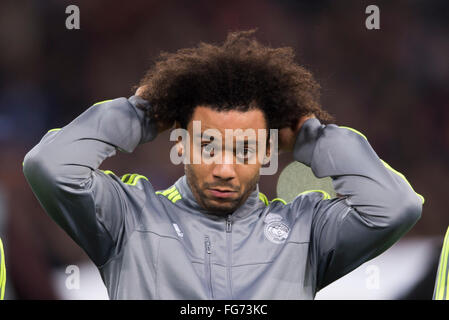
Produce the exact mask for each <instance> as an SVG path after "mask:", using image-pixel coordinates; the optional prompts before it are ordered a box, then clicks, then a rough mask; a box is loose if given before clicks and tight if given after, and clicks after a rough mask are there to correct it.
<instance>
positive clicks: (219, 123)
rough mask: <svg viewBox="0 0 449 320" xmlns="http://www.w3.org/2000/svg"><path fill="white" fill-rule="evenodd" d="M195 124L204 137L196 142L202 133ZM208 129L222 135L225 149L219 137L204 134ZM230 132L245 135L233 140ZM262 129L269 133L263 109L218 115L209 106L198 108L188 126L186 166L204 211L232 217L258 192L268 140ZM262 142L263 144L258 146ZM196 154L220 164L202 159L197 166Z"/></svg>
mask: <svg viewBox="0 0 449 320" xmlns="http://www.w3.org/2000/svg"><path fill="white" fill-rule="evenodd" d="M194 121H200V123H201V135H199V136H197V138H196V139H195V136H194V134H195V133H198V130H196V131H197V132H195V130H193V128H194ZM197 124H198V122H197ZM208 129H215V130H217V131H216V132H219V133H220V135H219V136H218V137H219V139H221V146H220V141H217V140H219V139H217V137H216V136H214V137H213V139H211V138H210V135H209V136H208V135H207V134H203V133H204V131H205V130H208ZM226 129H228V130H227V132H228V138H227V139H226V131H225V130H226ZM229 129H231V130H237V129H241V130H242V132H240V133H239V132H238V131H232V133H233V134H232V137H231V138H229V132H231V131H230V130H229ZM246 129H251V130H252V132H254V134H255V136H254V135H253V136H252V137H251V136H248V134H245V130H246ZM258 129H263V130H266V129H267V126H266V121H265V117H264V114H263V112H262V111H261V110H260V109H251V110H249V111H246V112H241V111H235V110H232V111H217V110H214V109H211V108H208V107H207V106H198V107H196V108H195V110H194V113H193V116H192V119H191V121H190V122H189V124H188V126H187V131H188V133H189V139H190V146H189V149H190V152H189V153H188V157H189V159H190V162H189V163H190V164H186V165H185V173H186V177H187V181H188V183H189V186H190V188H191V190H192V192H193V195H194V196H195V198H196V200H197V202H198V203H199V204H200V205H201V206H202V207H203V208H205V209H206V210H208V211H210V212H211V213H214V214H216V215H226V214H229V213H232V212H233V211H235V210H236V209H237V208H238V207H239V206H240V205H242V204H243V203H244V202H245V201H246V199H247V198H248V197H249V195H250V194H251V192H252V191H254V190H255V188H256V185H257V183H258V181H259V169H260V167H261V165H262V162H261V159H262V157H263V155H264V154H265V153H267V149H266V136H264V135H262V134H259V133H260V132H259V131H258ZM209 132H210V130H209ZM248 132H249V131H247V132H246V133H248ZM262 139H263V142H262ZM226 140H227V141H228V143H226ZM259 140H260V141H261V143H258V141H259ZM229 142H231V143H229ZM194 143H197V147H194ZM217 146H219V147H221V148H217ZM262 146H263V147H262ZM219 149H220V150H219ZM211 151H212V152H211ZM184 152H185V150H184ZM195 153H196V156H197V157H201V155H204V154H209V155H211V156H212V157H209V159H215V160H216V161H215V162H219V163H215V162H213V163H205V161H204V158H201V163H200V164H195V163H194V159H193V157H194V155H195ZM260 153H262V156H260ZM197 159H198V158H197ZM242 162H243V163H242Z"/></svg>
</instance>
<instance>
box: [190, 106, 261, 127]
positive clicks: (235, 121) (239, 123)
mask: <svg viewBox="0 0 449 320" xmlns="http://www.w3.org/2000/svg"><path fill="white" fill-rule="evenodd" d="M193 121H201V131H204V130H206V129H217V130H219V131H220V132H223V133H224V132H225V129H232V130H237V129H242V130H245V129H254V130H255V131H256V132H257V130H258V129H267V125H266V121H265V116H264V113H263V112H262V110H260V109H258V108H254V109H250V110H248V111H238V110H229V111H218V110H214V109H212V108H209V107H207V106H198V107H196V108H195V110H194V112H193V115H192V118H191V119H190V122H189V125H188V129H189V130H190V129H191V127H192V122H193Z"/></svg>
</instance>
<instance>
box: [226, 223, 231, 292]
mask: <svg viewBox="0 0 449 320" xmlns="http://www.w3.org/2000/svg"><path fill="white" fill-rule="evenodd" d="M226 244H227V247H228V248H227V249H228V259H227V260H228V265H227V269H228V270H227V274H228V287H229V294H230V299H232V282H231V266H232V221H231V215H228V217H227V219H226Z"/></svg>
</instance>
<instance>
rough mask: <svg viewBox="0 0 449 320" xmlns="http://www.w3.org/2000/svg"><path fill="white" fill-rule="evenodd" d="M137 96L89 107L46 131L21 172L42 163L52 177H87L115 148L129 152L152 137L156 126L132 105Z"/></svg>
mask: <svg viewBox="0 0 449 320" xmlns="http://www.w3.org/2000/svg"><path fill="white" fill-rule="evenodd" d="M137 99H139V98H137V97H134V96H133V97H131V98H130V99H126V98H118V99H115V100H110V101H107V102H104V103H100V104H96V105H93V106H91V107H90V108H89V109H87V110H86V111H85V112H83V113H82V114H81V115H80V116H78V117H77V118H76V119H75V120H73V121H72V122H71V123H69V124H68V125H66V126H65V127H63V128H62V129H60V130H57V131H52V132H48V133H47V134H46V135H45V136H44V138H43V139H42V140H41V142H40V143H39V144H37V145H36V146H35V147H34V148H33V149H32V150H30V152H28V153H27V155H26V156H25V159H24V172H25V174H26V173H27V171H28V170H27V169H29V167H30V166H31V167H32V166H35V165H42V166H44V167H45V170H46V171H49V172H48V173H49V174H51V175H54V176H59V175H64V176H65V177H67V178H73V179H77V180H79V179H81V180H82V179H85V178H88V177H89V175H90V173H91V170H95V169H97V168H98V167H99V166H100V164H101V163H102V162H103V161H104V160H105V159H106V158H107V157H110V156H113V155H115V153H116V150H120V151H123V152H132V151H134V149H135V148H136V147H137V145H139V144H141V143H144V142H147V141H150V140H152V139H154V138H155V136H156V133H157V132H156V131H155V129H156V128H155V125H153V124H152V123H150V121H149V120H148V119H147V118H146V117H145V116H144V111H143V110H141V109H139V108H137V107H136V106H135V105H136V103H137V102H138V100H137Z"/></svg>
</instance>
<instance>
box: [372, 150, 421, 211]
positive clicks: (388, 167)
mask: <svg viewBox="0 0 449 320" xmlns="http://www.w3.org/2000/svg"><path fill="white" fill-rule="evenodd" d="M380 161H382V163H383V164H384V166H385V167H386V168H387V169H388V170H390V171H391V172H393V173H395V174H397V175H398V176H400V177H401V178H402V179H404V181H405V182H407V184H408V185H409V187H410V188H411V189H412V190H413V187H412V185H411V184H410V182H408V180H407V179H406V178H405V176H404V175H403V174H402V173H400V172H399V171H396V170H395V169H393V168H392V167H391V166H390V165H389V164H388V163H386V162H385V161H383V160H382V159H380ZM413 192H414V193H416V195H417V196H418V197H419V198H420V199H421V202H422V204H424V202H425V199H424V197H423V196H422V195H420V194H419V193H418V192H416V191H415V190H413Z"/></svg>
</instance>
